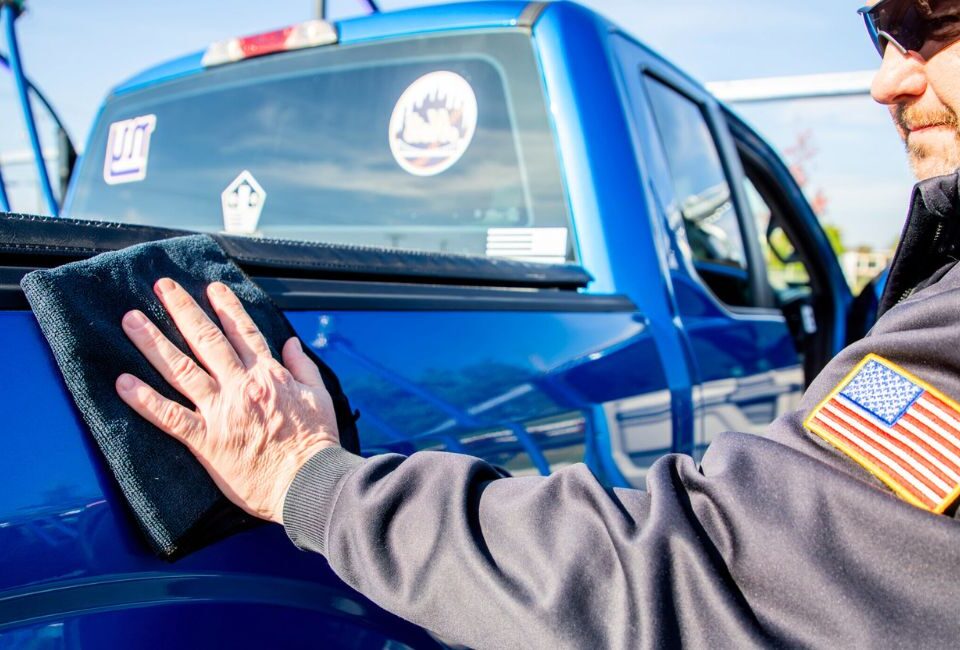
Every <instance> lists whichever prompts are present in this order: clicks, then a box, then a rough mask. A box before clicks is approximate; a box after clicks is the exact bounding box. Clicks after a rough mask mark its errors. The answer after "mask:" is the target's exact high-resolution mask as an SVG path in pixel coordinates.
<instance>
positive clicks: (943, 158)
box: [907, 138, 960, 181]
mask: <svg viewBox="0 0 960 650" xmlns="http://www.w3.org/2000/svg"><path fill="white" fill-rule="evenodd" d="M938 144H939V146H917V145H916V144H914V143H910V144H908V145H907V153H908V154H909V157H910V167H911V168H912V169H913V174H914V176H916V177H917V180H921V181H924V180H927V179H928V178H933V177H934V176H945V175H947V174H952V173H953V172H955V171H956V170H957V169H960V138H958V139H955V140H953V141H951V142H950V143H949V144H947V143H938Z"/></svg>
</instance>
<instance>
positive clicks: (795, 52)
mask: <svg viewBox="0 0 960 650" xmlns="http://www.w3.org/2000/svg"><path fill="white" fill-rule="evenodd" d="M581 1H582V3H583V4H586V5H588V6H590V7H592V8H594V9H596V10H597V11H600V12H601V13H603V14H605V15H606V16H607V17H609V18H610V19H612V20H613V21H615V22H617V23H619V24H620V25H621V26H622V27H624V28H625V29H626V30H627V31H629V32H631V33H633V34H634V35H635V36H637V37H638V38H640V39H641V40H643V41H644V42H646V43H647V44H649V45H650V46H652V47H653V48H654V49H656V50H658V51H660V52H661V53H662V54H664V55H665V56H666V57H667V58H670V59H671V60H673V61H674V62H675V63H677V64H678V65H679V66H680V67H682V68H684V69H686V70H687V71H688V72H690V73H691V74H692V75H693V76H695V77H697V78H698V79H700V80H702V81H719V80H729V79H745V78H752V77H764V76H777V75H787V74H813V73H823V72H842V71H858V70H869V69H871V68H874V67H875V66H876V65H877V64H878V62H879V59H878V57H877V55H876V52H875V51H874V50H873V49H872V47H871V46H870V44H869V43H868V41H867V39H866V35H865V31H864V29H863V24H862V22H861V20H860V18H859V16H857V15H856V8H857V4H856V3H855V2H847V1H845V0H804V1H801V2H790V3H786V2H772V1H771V0H685V1H683V2H662V1H661V0H581ZM381 4H382V5H383V8H385V9H390V8H401V7H406V6H413V5H418V4H425V3H424V2H422V1H419V2H416V1H413V0H381ZM328 6H329V11H330V14H331V15H332V17H334V18H337V17H345V16H349V15H355V14H357V13H361V12H362V9H361V4H360V2H359V0H328ZM313 7H314V3H313V2H312V1H311V0H273V1H272V2H270V3H263V2H253V1H252V0H223V1H221V2H217V3H205V2H187V1H185V0H168V1H166V2H162V3H155V2H131V1H127V2H119V1H116V0H114V1H113V2H108V1H106V0H90V1H87V2H82V3H73V2H51V1H50V0H28V10H29V13H28V14H26V15H25V16H23V17H22V18H21V19H20V20H19V21H18V31H19V33H20V37H21V48H22V51H23V52H24V55H25V58H26V68H27V72H28V74H29V75H30V76H31V77H33V79H34V81H35V82H36V83H37V84H38V85H40V87H41V88H43V89H44V91H45V92H46V93H47V95H48V97H49V98H50V99H51V101H52V102H53V103H54V105H55V106H56V107H57V108H58V110H59V111H60V112H61V114H62V116H63V118H64V119H65V121H66V123H67V126H68V128H69V129H70V131H71V134H72V135H73V137H74V140H75V141H77V142H78V143H81V144H82V143H83V141H84V140H85V138H86V134H87V131H88V130H89V127H90V125H91V123H92V121H93V119H94V117H95V115H96V111H97V107H98V105H99V104H100V102H101V100H102V99H103V97H104V95H105V94H106V93H107V92H108V90H109V89H110V88H111V87H112V86H113V85H115V84H116V83H118V82H119V81H121V80H123V79H125V78H127V77H129V76H131V75H133V74H135V73H136V72H137V71H139V70H141V69H143V68H145V67H148V66H150V65H152V64H155V63H157V62H160V61H163V60H165V59H169V58H172V57H175V56H178V55H181V54H184V53H187V52H191V51H196V50H198V49H202V48H204V47H205V46H206V45H207V44H208V43H210V42H211V41H214V40H219V39H222V38H227V37H230V36H236V35H242V34H248V33H256V32H260V31H265V30H267V29H270V28H273V27H279V26H283V25H286V24H290V23H295V22H298V21H301V20H304V19H306V18H309V17H311V16H312V12H313ZM4 49H5V48H4ZM13 99H14V93H13V88H12V84H11V83H10V79H9V77H8V76H0V151H11V150H16V149H23V148H25V147H26V140H25V138H24V137H23V133H22V131H23V129H22V124H21V122H20V120H19V115H18V113H17V112H16V111H15V110H14V106H15V103H14V101H13ZM738 110H739V112H740V113H741V114H742V115H744V116H745V117H746V118H747V119H748V120H749V121H751V122H752V123H753V124H754V125H755V126H757V128H758V129H759V130H760V131H761V132H762V133H763V134H764V135H765V136H766V137H767V138H768V139H769V140H770V141H771V142H772V143H773V144H774V145H775V146H777V147H778V148H780V149H781V150H783V149H786V148H788V147H790V145H791V144H792V143H794V141H795V140H796V138H797V136H798V134H800V133H802V132H805V131H810V132H811V133H812V140H813V143H814V145H815V148H816V149H817V150H818V153H817V154H816V155H815V156H814V157H813V158H812V159H811V161H810V162H809V163H808V171H809V175H810V184H809V186H810V187H811V188H812V189H814V190H816V189H822V190H823V191H824V193H825V194H826V195H827V198H828V200H829V207H828V211H827V214H826V219H827V220H828V221H832V222H834V223H837V224H839V225H840V226H841V227H842V228H843V230H844V232H845V234H846V239H847V242H848V243H849V244H851V245H856V244H861V243H866V244H870V245H873V246H886V245H889V243H890V242H891V241H892V240H893V239H894V238H895V237H896V235H897V233H898V231H899V227H900V222H901V221H902V217H903V213H904V210H905V208H906V204H907V195H908V192H909V188H910V185H911V183H912V179H911V177H910V175H909V172H908V170H907V167H906V164H905V162H904V160H903V158H904V157H903V153H902V147H901V145H900V143H899V139H898V138H897V136H896V134H895V132H894V131H893V127H892V126H891V125H890V123H889V118H888V117H887V114H886V111H885V110H884V109H882V108H881V107H878V106H875V105H873V104H872V102H871V101H870V100H869V98H865V97H856V98H847V99H836V100H807V101H801V102H790V103H777V104H765V105H744V106H742V107H738ZM11 175H12V176H13V178H11V180H12V181H14V182H15V183H16V187H15V188H13V194H14V196H13V197H12V198H13V200H14V201H15V203H16V205H15V207H18V206H19V207H20V208H22V209H29V208H31V205H30V204H33V205H36V192H35V190H34V189H33V187H32V183H31V178H30V177H29V171H28V170H27V169H26V168H24V169H22V170H18V171H17V172H16V173H12V172H7V176H11ZM34 209H36V208H34Z"/></svg>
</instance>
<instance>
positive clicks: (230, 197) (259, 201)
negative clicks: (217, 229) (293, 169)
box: [220, 169, 267, 235]
mask: <svg viewBox="0 0 960 650" xmlns="http://www.w3.org/2000/svg"><path fill="white" fill-rule="evenodd" d="M266 200H267V193H266V192H265V191H264V189H263V188H262V187H260V183H258V182H257V179H255V178H254V177H253V174H251V173H250V172H249V171H248V170H246V169H244V170H243V171H242V172H240V175H239V176H237V177H236V178H235V179H233V181H232V182H231V183H230V184H229V185H227V189H225V190H224V191H223V193H222V194H221V195H220V206H221V207H222V208H223V229H224V231H225V232H228V233H230V234H237V235H252V234H253V233H255V232H256V231H257V224H258V223H259V222H260V213H261V212H263V204H264V203H265V202H266Z"/></svg>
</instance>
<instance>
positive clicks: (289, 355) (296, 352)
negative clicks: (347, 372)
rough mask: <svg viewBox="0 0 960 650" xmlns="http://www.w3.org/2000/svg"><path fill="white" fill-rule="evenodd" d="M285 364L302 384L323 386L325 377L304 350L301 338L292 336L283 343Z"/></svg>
mask: <svg viewBox="0 0 960 650" xmlns="http://www.w3.org/2000/svg"><path fill="white" fill-rule="evenodd" d="M281 354H282V355H283V365H284V366H286V368H287V370H289V371H290V374H291V375H293V378H294V379H296V380H297V381H299V382H300V383H301V384H305V385H307V386H313V387H323V378H322V377H321V376H320V371H319V370H318V369H317V366H316V364H315V363H314V362H313V361H312V360H311V359H310V357H308V356H307V353H306V352H304V351H303V346H302V345H300V339H298V338H297V337H296V336H294V337H292V338H290V339H289V340H288V341H287V342H286V343H284V345H283V351H282V352H281Z"/></svg>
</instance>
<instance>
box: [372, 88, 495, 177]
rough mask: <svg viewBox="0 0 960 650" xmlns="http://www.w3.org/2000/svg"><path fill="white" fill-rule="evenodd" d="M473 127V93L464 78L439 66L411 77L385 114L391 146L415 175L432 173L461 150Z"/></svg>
mask: <svg viewBox="0 0 960 650" xmlns="http://www.w3.org/2000/svg"><path fill="white" fill-rule="evenodd" d="M476 129H477V96H476V94H475V93H474V92H473V88H472V87H471V86H470V84H469V82H467V80H466V79H464V78H463V77H461V76H460V75H458V74H457V73H455V72H450V71H447V70H438V71H436V72H430V73H428V74H425V75H423V76H422V77H420V78H419V79H417V80H416V81H414V82H413V83H412V84H410V86H408V87H407V89H406V90H404V91H403V94H402V95H400V99H398V100H397V103H396V106H394V108H393V114H392V115H391V116H390V133H389V138H390V151H391V153H393V158H394V160H396V161H397V164H398V165H400V167H401V168H402V169H403V170H404V171H406V172H408V173H410V174H413V175H414V176H435V175H437V174H440V173H442V172H444V171H446V170H448V169H450V168H451V167H452V166H453V165H454V164H455V163H456V162H457V161H458V160H460V158H461V157H462V156H463V154H464V152H466V150H467V147H469V146H470V142H471V141H472V140H473V135H474V133H475V132H476Z"/></svg>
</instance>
